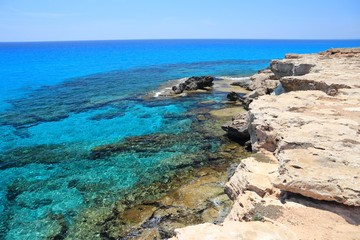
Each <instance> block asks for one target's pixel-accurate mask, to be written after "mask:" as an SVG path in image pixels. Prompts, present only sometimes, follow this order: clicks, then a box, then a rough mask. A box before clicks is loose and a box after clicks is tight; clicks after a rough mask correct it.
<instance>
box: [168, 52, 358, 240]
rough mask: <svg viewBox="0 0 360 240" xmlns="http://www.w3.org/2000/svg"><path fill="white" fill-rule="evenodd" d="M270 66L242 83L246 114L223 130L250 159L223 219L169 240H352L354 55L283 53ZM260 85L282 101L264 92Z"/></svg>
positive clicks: (238, 173)
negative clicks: (247, 144)
mask: <svg viewBox="0 0 360 240" xmlns="http://www.w3.org/2000/svg"><path fill="white" fill-rule="evenodd" d="M270 69H271V71H272V74H271V73H270V72H269V71H268V70H265V71H264V73H266V74H267V75H266V74H265V75H266V76H265V75H264V74H263V73H262V72H259V74H257V75H255V76H254V77H253V78H251V79H252V81H253V84H252V85H251V86H253V87H254V90H253V92H251V93H248V94H247V95H246V96H245V97H244V98H243V102H244V104H245V106H248V109H249V112H248V113H245V114H244V113H243V114H240V115H238V116H237V117H235V118H234V119H233V121H232V122H230V123H228V124H226V125H224V126H223V129H224V130H225V131H227V132H228V135H229V136H236V137H238V138H239V136H241V137H240V138H242V141H244V140H246V136H247V134H248V136H249V138H250V141H251V144H252V150H253V151H254V152H257V153H256V154H255V155H253V157H250V158H247V159H244V160H242V163H241V164H240V165H239V166H238V167H237V168H236V170H235V171H234V173H233V174H232V175H231V178H230V179H229V181H228V183H227V184H226V188H225V191H226V193H227V194H228V195H229V197H230V198H231V199H232V200H233V201H234V205H233V208H232V210H231V212H230V213H229V214H228V216H227V217H226V219H225V221H224V223H223V224H221V225H214V224H201V225H197V226H191V227H186V228H183V229H177V230H175V232H176V233H177V235H176V237H177V238H175V239H179V240H180V239H209V238H211V239H264V238H267V239H359V237H358V236H359V232H360V177H359V176H360V137H359V136H360V49H330V50H328V51H326V52H323V53H320V54H308V55H299V54H288V55H286V58H285V59H284V60H275V61H273V62H272V63H271V66H270ZM269 81H274V83H275V81H278V82H277V83H281V84H280V85H278V86H276V88H278V87H279V86H281V87H283V90H285V94H281V95H280V96H275V95H269V94H270V93H271V91H276V90H275V89H276V88H273V89H271V87H270V88H267V87H266V82H269ZM274 86H275V84H274ZM266 89H267V90H266ZM269 226H270V229H269V231H267V230H266V229H268V227H269ZM271 226H272V227H271ZM272 230H274V231H276V233H275V232H272ZM249 232H251V233H252V234H251V235H246V234H248V233H249ZM264 232H266V234H267V235H261V234H263V233H264ZM258 234H260V235H258ZM283 234H289V235H283ZM244 236H246V237H245V238H244ZM258 236H261V238H259V237H258Z"/></svg>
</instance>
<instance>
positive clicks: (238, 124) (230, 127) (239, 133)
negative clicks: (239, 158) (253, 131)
mask: <svg viewBox="0 0 360 240" xmlns="http://www.w3.org/2000/svg"><path fill="white" fill-rule="evenodd" d="M247 116H248V114H247V113H246V112H245V113H242V114H239V115H238V116H236V117H235V118H234V119H233V121H230V122H228V123H226V124H224V125H222V126H221V128H222V129H223V130H224V131H226V132H227V135H228V137H229V138H231V139H234V140H238V141H242V142H246V141H248V140H249V139H250V135H249V132H248V128H249V126H248V119H247Z"/></svg>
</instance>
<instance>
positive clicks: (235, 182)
mask: <svg viewBox="0 0 360 240" xmlns="http://www.w3.org/2000/svg"><path fill="white" fill-rule="evenodd" d="M277 168H278V166H277V164H276V163H274V162H271V163H269V162H260V161H257V160H256V159H255V158H254V157H250V158H246V159H243V160H242V161H241V163H240V164H239V166H238V167H237V169H236V171H235V173H234V175H233V176H232V177H231V178H230V180H229V182H228V183H227V184H226V188H225V192H226V193H228V195H229V197H230V198H231V199H235V198H236V197H237V196H239V195H240V194H241V193H242V192H244V191H246V190H249V191H253V192H255V193H257V194H258V195H259V196H260V197H263V196H264V195H265V194H266V193H270V194H271V193H272V192H273V190H272V189H273V186H272V183H271V182H272V179H271V177H272V178H275V176H276V172H277ZM274 173H275V175H274Z"/></svg>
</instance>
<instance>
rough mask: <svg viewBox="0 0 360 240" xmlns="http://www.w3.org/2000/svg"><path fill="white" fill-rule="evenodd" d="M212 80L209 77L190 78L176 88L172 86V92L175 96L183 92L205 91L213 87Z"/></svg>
mask: <svg viewBox="0 0 360 240" xmlns="http://www.w3.org/2000/svg"><path fill="white" fill-rule="evenodd" d="M213 81H214V78H213V77H211V76H201V77H190V78H188V79H186V80H185V82H183V83H180V84H179V85H178V86H173V87H172V90H173V91H174V93H175V94H180V93H182V92H183V91H185V90H186V91H194V90H198V89H205V88H207V87H211V86H212V85H213Z"/></svg>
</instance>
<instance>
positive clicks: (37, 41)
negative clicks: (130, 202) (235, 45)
mask: <svg viewBox="0 0 360 240" xmlns="http://www.w3.org/2000/svg"><path fill="white" fill-rule="evenodd" d="M181 40H183V41H186V40H252V41H360V38H134V39H130V38H129V39H83V40H80V39H79V40H34V41H0V43H50V42H54V43H55V42H100V41H104V42H105V41H109V42H110V41H181Z"/></svg>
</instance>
